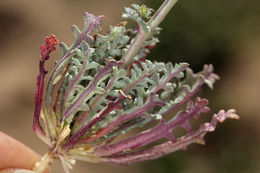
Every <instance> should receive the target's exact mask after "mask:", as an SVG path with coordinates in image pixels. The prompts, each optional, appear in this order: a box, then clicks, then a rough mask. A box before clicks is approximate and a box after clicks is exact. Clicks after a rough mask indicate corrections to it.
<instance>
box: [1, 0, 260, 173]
mask: <svg viewBox="0 0 260 173" xmlns="http://www.w3.org/2000/svg"><path fill="white" fill-rule="evenodd" d="M129 2H130V1H126V0H125V1H122V0H109V1H108V0H96V1H90V0H56V1H53V0H44V1H39V0H1V1H0V80H1V81H0V130H1V131H3V132H5V133H7V134H9V135H11V136H13V137H15V138H16V139H18V140H20V141H22V142H23V143H25V144H26V145H28V146H30V147H31V148H33V149H34V150H35V151H37V152H39V153H40V154H44V152H46V150H47V147H46V146H45V145H44V144H43V143H42V142H41V141H40V140H39V139H38V137H37V136H36V135H35V134H34V133H33V131H32V128H31V126H32V116H33V98H34V92H35V79H36V76H37V74H38V60H39V57H40V52H39V45H41V44H42V43H43V38H44V37H45V36H46V35H49V34H52V33H54V34H55V35H56V36H57V38H59V39H60V40H61V41H63V42H66V43H68V44H69V43H71V42H72V34H71V32H70V29H69V28H70V25H71V24H77V25H78V26H82V14H83V12H84V11H88V12H91V13H94V14H96V15H99V14H104V15H106V19H105V22H104V24H103V26H104V28H107V26H108V25H109V24H112V25H113V24H116V23H118V22H120V16H121V13H122V11H123V7H124V6H126V5H128V4H129ZM131 2H135V3H140V2H141V1H140V0H136V1H131ZM161 2H162V1H148V0H146V2H145V3H147V4H148V5H150V6H152V7H154V8H157V7H158V6H159V4H160V3H161ZM231 3H233V4H232V5H231ZM258 5H260V3H258V2H257V1H256V0H251V1H246V2H245V1H240V0H232V2H229V3H227V2H226V1H224V0H221V1H216V0H215V1H209V2H204V1H202V0H198V1H196V2H195V1H194V2H193V1H191V2H189V1H187V2H185V1H179V2H178V4H177V6H176V8H175V9H174V10H173V11H172V12H171V13H170V14H169V16H168V17H167V19H166V21H165V22H164V23H163V24H162V27H163V28H164V29H163V31H162V35H161V42H162V44H161V45H158V46H157V48H155V50H153V51H152V53H153V54H152V55H151V57H152V58H154V59H156V60H157V61H158V58H159V57H161V58H162V59H161V60H163V61H173V62H174V61H186V62H188V63H190V64H191V67H193V68H195V70H196V71H197V70H199V69H201V68H202V64H204V63H213V64H214V66H216V71H217V73H218V74H220V76H221V81H218V82H217V84H216V85H215V89H214V91H213V92H212V91H209V90H208V89H206V88H205V89H204V91H205V92H204V93H206V94H204V96H205V97H207V98H209V100H210V105H211V106H212V107H213V109H212V112H216V111H218V110H219V109H221V108H225V109H227V108H236V109H237V112H238V114H239V115H240V117H241V120H239V121H233V120H228V121H227V122H225V123H224V124H223V125H222V124H221V125H219V126H218V128H217V131H216V132H214V133H212V134H209V135H207V136H206V141H207V145H206V146H199V145H193V146H191V147H189V149H188V150H187V151H185V152H184V151H180V152H176V153H173V154H171V155H169V156H166V157H164V158H161V159H158V160H155V161H150V162H146V163H141V164H138V165H134V166H129V167H123V166H110V165H100V164H89V163H82V162H78V163H77V164H76V166H75V168H74V171H73V172H75V173H79V172H93V173H99V172H108V173H110V172H111V173H116V172H122V171H124V172H125V173H127V172H129V173H130V172H135V173H139V172H140V173H145V172H149V173H155V172H156V173H158V172H160V173H169V172H176V173H190V172H193V173H197V172H207V173H215V172H224V173H225V172H229V173H232V172H236V173H247V172H248V173H258V172H260V165H259V163H260V157H259V156H260V103H259V98H260V91H259V90H260V32H259V29H260V22H259V21H260V20H259V17H260V14H259V13H260V12H258V11H257V8H258V7H257V6H258ZM104 30H105V29H104ZM55 56H56V57H58V56H59V54H58V52H56V53H54V54H53V56H52V57H55ZM173 57H174V58H173ZM167 58H168V59H167ZM47 65H48V67H49V68H50V67H52V65H53V62H51V63H48V64H47ZM52 170H53V172H62V170H61V167H60V165H59V164H58V163H56V164H55V165H54V167H53V169H52Z"/></svg>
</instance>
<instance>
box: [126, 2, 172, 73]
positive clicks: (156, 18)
mask: <svg viewBox="0 0 260 173" xmlns="http://www.w3.org/2000/svg"><path fill="white" fill-rule="evenodd" d="M176 2H177V0H165V1H164V3H163V4H162V5H161V7H160V8H159V9H158V10H157V11H156V13H155V14H154V15H153V17H152V18H151V19H150V20H149V22H148V24H149V27H150V32H144V31H143V30H142V28H141V27H139V31H138V34H137V35H136V37H135V39H134V41H133V42H132V44H131V45H130V47H129V48H128V50H127V51H126V53H125V54H124V56H123V57H122V59H121V60H122V61H123V62H124V66H123V67H124V68H127V67H128V66H129V65H130V64H131V63H132V62H133V61H134V57H135V55H136V54H137V53H138V51H139V50H140V48H141V47H142V45H143V43H144V42H145V40H147V38H149V37H150V36H151V34H152V33H153V32H154V30H155V29H156V28H157V27H158V26H159V25H160V23H161V22H162V21H163V20H164V18H165V17H166V15H167V14H168V13H169V11H170V10H171V9H172V7H173V6H174V5H175V4H176Z"/></svg>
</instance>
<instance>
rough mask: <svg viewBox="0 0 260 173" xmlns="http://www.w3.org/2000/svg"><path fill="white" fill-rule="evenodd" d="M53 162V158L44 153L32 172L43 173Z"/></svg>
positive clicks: (49, 154)
mask: <svg viewBox="0 0 260 173" xmlns="http://www.w3.org/2000/svg"><path fill="white" fill-rule="evenodd" d="M52 162H53V156H52V154H51V153H50V152H48V153H46V154H45V155H44V156H43V157H42V158H41V160H40V161H39V162H37V163H36V164H35V166H34V168H33V171H35V172H37V173H43V172H44V171H45V170H46V169H48V167H49V165H50V164H51V163H52Z"/></svg>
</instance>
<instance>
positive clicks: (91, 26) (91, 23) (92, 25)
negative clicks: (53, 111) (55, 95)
mask: <svg viewBox="0 0 260 173" xmlns="http://www.w3.org/2000/svg"><path fill="white" fill-rule="evenodd" d="M84 15H85V18H86V20H87V21H88V23H87V24H86V26H85V28H84V30H83V32H82V33H81V35H80V36H79V38H78V39H77V41H76V42H75V43H74V44H73V45H72V46H71V47H70V49H69V50H68V52H67V53H66V54H65V55H64V56H63V57H62V59H61V60H60V61H59V63H57V64H56V66H55V67H54V69H53V70H52V72H51V74H50V77H49V81H48V83H47V88H46V93H47V94H46V105H49V104H50V102H51V101H50V100H51V97H52V95H51V94H50V93H52V92H53V90H54V87H52V83H53V80H54V74H55V73H60V71H61V68H60V67H62V66H63V65H65V64H64V61H65V60H66V59H67V58H69V55H70V54H71V51H72V50H74V49H75V48H77V47H78V46H79V45H80V44H81V42H82V41H83V40H92V39H91V37H90V36H88V34H89V33H90V32H92V31H93V30H95V29H96V28H97V26H99V25H101V23H102V21H103V19H104V16H98V17H96V16H94V15H93V14H90V13H87V12H85V13H84Z"/></svg>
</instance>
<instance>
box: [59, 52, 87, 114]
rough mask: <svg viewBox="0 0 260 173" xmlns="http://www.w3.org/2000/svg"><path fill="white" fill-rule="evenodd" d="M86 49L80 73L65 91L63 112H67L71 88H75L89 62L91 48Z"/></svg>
mask: <svg viewBox="0 0 260 173" xmlns="http://www.w3.org/2000/svg"><path fill="white" fill-rule="evenodd" d="M85 51H86V52H85V53H84V56H85V59H84V61H83V64H82V67H81V69H80V71H79V72H78V74H77V75H76V76H75V77H74V79H73V80H72V81H71V83H70V84H69V86H68V88H67V91H66V93H65V96H64V101H63V105H62V114H63V113H64V112H65V109H66V106H65V104H66V102H67V99H68V97H69V94H70V92H71V90H72V89H73V87H74V86H75V84H76V83H77V82H78V81H79V79H80V78H81V76H82V74H83V72H84V70H85V67H86V64H87V57H88V53H89V50H85Z"/></svg>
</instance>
